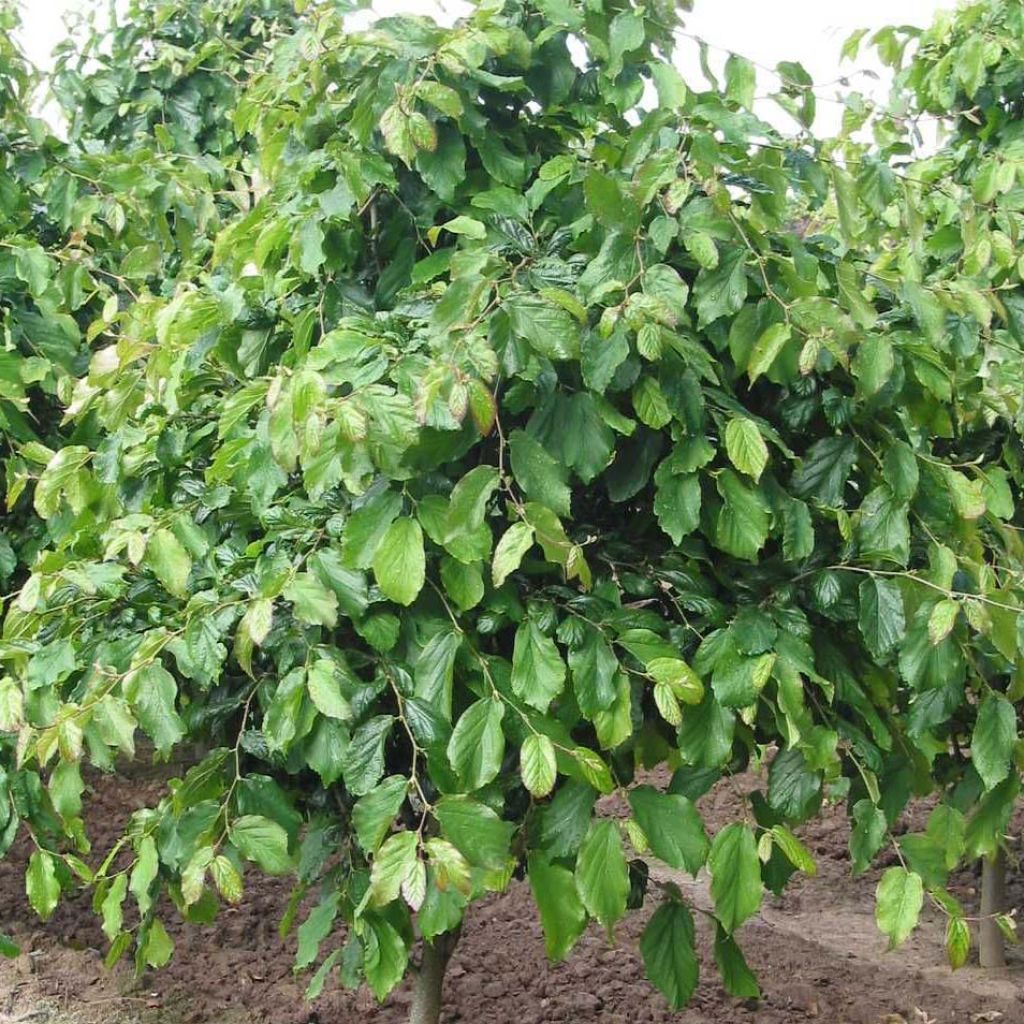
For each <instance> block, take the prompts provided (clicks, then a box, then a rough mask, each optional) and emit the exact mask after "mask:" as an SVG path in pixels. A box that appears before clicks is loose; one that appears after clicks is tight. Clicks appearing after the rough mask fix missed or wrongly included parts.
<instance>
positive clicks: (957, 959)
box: [946, 917, 971, 971]
mask: <svg viewBox="0 0 1024 1024" xmlns="http://www.w3.org/2000/svg"><path fill="white" fill-rule="evenodd" d="M970 951H971V929H970V927H969V926H968V924H967V922H966V921H965V920H964V919H963V918H962V917H951V918H950V919H949V921H948V923H947V924H946V957H947V959H948V960H949V966H950V967H951V968H952V969H953V970H954V971H955V970H957V969H958V968H960V967H963V965H964V964H965V963H967V955H968V954H969V953H970Z"/></svg>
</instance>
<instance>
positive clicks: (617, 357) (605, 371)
mask: <svg viewBox="0 0 1024 1024" xmlns="http://www.w3.org/2000/svg"><path fill="white" fill-rule="evenodd" d="M628 356H629V341H628V339H627V335H626V332H625V330H623V329H622V328H621V327H618V328H616V330H614V331H612V333H611V334H610V335H609V336H608V337H607V338H605V337H602V336H601V334H600V332H598V331H588V332H587V333H586V334H584V336H583V342H582V351H581V353H580V369H581V370H582V372H583V380H584V382H585V383H586V385H587V387H588V388H590V389H591V390H593V391H596V392H597V393H598V394H599V395H603V394H604V393H605V391H606V390H607V388H608V385H609V384H610V383H611V382H612V379H613V378H614V376H615V371H616V370H618V368H619V367H620V366H621V365H622V364H623V363H624V362H625V361H626V359H627V358H628Z"/></svg>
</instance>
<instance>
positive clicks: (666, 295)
mask: <svg viewBox="0 0 1024 1024" xmlns="http://www.w3.org/2000/svg"><path fill="white" fill-rule="evenodd" d="M641 284H642V287H643V290H644V294H645V295H650V296H651V297H653V298H655V299H657V300H658V301H659V302H660V303H661V306H662V307H663V308H664V310H665V311H666V312H667V313H668V316H667V317H664V316H659V319H660V320H662V322H665V321H666V320H667V322H668V323H669V324H670V325H671V326H675V325H676V324H677V323H678V322H679V321H681V320H685V319H686V316H687V313H686V309H687V300H688V299H689V297H690V289H689V288H688V287H687V285H686V282H685V281H684V280H683V279H682V278H681V277H680V276H679V272H678V271H676V270H675V269H674V268H672V267H670V266H668V265H667V264H664V263H655V264H652V265H651V266H649V267H647V269H646V270H644V272H643V275H642V277H641Z"/></svg>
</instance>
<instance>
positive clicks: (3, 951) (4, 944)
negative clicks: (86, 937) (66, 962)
mask: <svg viewBox="0 0 1024 1024" xmlns="http://www.w3.org/2000/svg"><path fill="white" fill-rule="evenodd" d="M571 877H572V876H570V880H571ZM573 895H575V893H574V894H573ZM0 956H2V957H6V958H7V959H8V960H14V959H16V958H17V957H19V956H21V947H20V946H19V945H18V944H17V943H16V942H15V941H14V940H13V939H12V938H11V937H10V936H9V935H5V934H4V933H3V932H0Z"/></svg>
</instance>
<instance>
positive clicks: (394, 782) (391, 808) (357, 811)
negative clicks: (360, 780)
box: [352, 775, 409, 854]
mask: <svg viewBox="0 0 1024 1024" xmlns="http://www.w3.org/2000/svg"><path fill="white" fill-rule="evenodd" d="M408 788H409V781H408V779H406V778H404V777H403V776H401V775H391V776H389V777H388V778H386V779H385V780H384V781H383V782H382V783H380V785H379V786H376V787H374V788H373V789H371V790H370V792H369V793H366V794H365V795H363V796H361V797H360V798H359V799H358V800H357V801H356V802H355V805H354V806H353V807H352V825H353V827H354V828H355V831H356V838H357V839H358V840H359V845H360V846H361V847H362V848H363V851H364V852H365V853H371V854H372V853H376V851H377V848H378V847H379V846H380V844H381V843H382V842H383V840H384V837H385V836H386V835H387V834H388V831H389V830H390V829H391V825H392V823H393V822H394V820H395V816H396V815H397V814H398V812H399V810H400V809H401V806H402V804H403V803H404V802H405V796H406V793H407V792H408Z"/></svg>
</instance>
